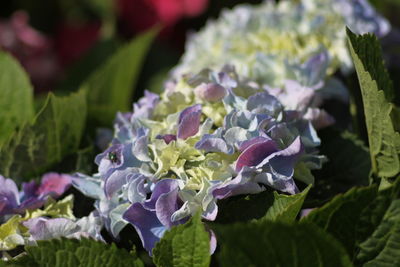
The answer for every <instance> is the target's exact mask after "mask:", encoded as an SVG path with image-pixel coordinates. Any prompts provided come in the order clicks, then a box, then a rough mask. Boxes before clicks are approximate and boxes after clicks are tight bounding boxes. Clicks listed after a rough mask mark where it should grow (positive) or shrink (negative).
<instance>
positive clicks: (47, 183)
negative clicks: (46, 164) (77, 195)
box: [37, 173, 72, 198]
mask: <svg viewBox="0 0 400 267" xmlns="http://www.w3.org/2000/svg"><path fill="white" fill-rule="evenodd" d="M71 182H72V179H71V176H69V175H66V174H58V173H48V174H45V175H44V176H43V177H42V183H41V184H40V186H39V188H38V190H37V195H38V196H39V197H44V196H47V195H51V196H52V197H54V198H58V197H59V196H61V195H62V194H64V192H65V191H67V190H68V188H69V187H70V186H71Z"/></svg>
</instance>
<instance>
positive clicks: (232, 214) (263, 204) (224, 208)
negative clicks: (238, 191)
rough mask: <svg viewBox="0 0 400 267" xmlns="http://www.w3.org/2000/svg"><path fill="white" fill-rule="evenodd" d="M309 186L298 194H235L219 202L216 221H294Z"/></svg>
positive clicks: (272, 192) (269, 192)
mask: <svg viewBox="0 0 400 267" xmlns="http://www.w3.org/2000/svg"><path fill="white" fill-rule="evenodd" d="M308 191H309V187H308V188H306V189H305V190H304V191H303V192H301V193H299V194H296V195H285V194H279V193H278V192H276V191H270V190H266V191H264V192H262V193H259V194H254V195H247V196H234V197H230V198H228V199H223V200H220V201H219V202H218V207H219V209H218V217H217V219H216V223H221V224H226V223H233V222H246V221H250V220H272V221H275V220H279V221H283V222H292V221H294V219H295V218H296V216H297V214H298V213H299V211H300V209H301V206H302V205H303V202H304V200H305V198H306V196H307V194H308Z"/></svg>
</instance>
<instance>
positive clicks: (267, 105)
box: [246, 92, 282, 116]
mask: <svg viewBox="0 0 400 267" xmlns="http://www.w3.org/2000/svg"><path fill="white" fill-rule="evenodd" d="M246 107H247V109H248V110H249V111H251V112H253V113H260V114H263V113H265V114H268V115H270V116H275V115H276V114H278V113H279V112H280V111H282V105H281V103H280V102H279V101H278V99H276V97H274V96H272V95H270V94H269V93H267V92H262V93H257V94H254V95H252V96H250V97H249V99H248V100H247V105H246Z"/></svg>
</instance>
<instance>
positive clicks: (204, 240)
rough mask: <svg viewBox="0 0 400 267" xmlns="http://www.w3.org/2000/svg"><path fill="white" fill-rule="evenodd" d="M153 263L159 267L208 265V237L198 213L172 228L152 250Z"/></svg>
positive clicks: (198, 266)
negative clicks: (184, 222)
mask: <svg viewBox="0 0 400 267" xmlns="http://www.w3.org/2000/svg"><path fill="white" fill-rule="evenodd" d="M153 254H154V263H155V264H156V265H157V266H160V267H169V266H175V267H178V266H181V267H190V266H193V267H195V266H196V267H201V266H209V264H210V237H209V234H208V233H207V231H206V230H205V228H204V225H203V223H202V222H201V215H200V213H198V214H196V215H195V216H194V217H192V219H191V220H190V221H189V222H187V223H186V224H184V225H179V226H176V227H172V229H171V230H169V231H167V232H166V233H165V234H164V236H163V238H162V239H161V240H160V242H158V243H157V244H156V246H155V248H154V249H153Z"/></svg>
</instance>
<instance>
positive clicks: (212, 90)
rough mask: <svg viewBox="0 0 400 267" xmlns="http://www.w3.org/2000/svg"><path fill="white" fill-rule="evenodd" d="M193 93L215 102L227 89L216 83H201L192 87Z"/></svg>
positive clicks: (224, 94) (221, 97)
mask: <svg viewBox="0 0 400 267" xmlns="http://www.w3.org/2000/svg"><path fill="white" fill-rule="evenodd" d="M194 93H195V94H196V95H197V96H198V97H199V98H201V99H204V100H206V101H210V102H217V101H220V100H221V99H223V98H224V97H225V96H226V95H227V93H228V92H227V90H226V89H225V88H224V87H223V86H222V85H219V84H217V83H202V84H200V85H199V86H197V87H196V88H195V89H194Z"/></svg>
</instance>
